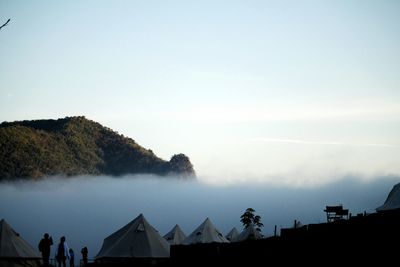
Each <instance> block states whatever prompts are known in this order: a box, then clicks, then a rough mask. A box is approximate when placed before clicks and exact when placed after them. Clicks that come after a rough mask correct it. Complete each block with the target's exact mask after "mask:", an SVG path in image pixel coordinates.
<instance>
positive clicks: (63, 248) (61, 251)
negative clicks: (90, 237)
mask: <svg viewBox="0 0 400 267" xmlns="http://www.w3.org/2000/svg"><path fill="white" fill-rule="evenodd" d="M56 259H57V262H58V267H61V266H62V267H66V263H65V261H66V260H67V259H69V249H68V245H67V243H66V242H65V236H63V237H61V238H60V243H59V244H58V247H57V254H56Z"/></svg>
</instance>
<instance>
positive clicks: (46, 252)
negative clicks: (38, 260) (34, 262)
mask: <svg viewBox="0 0 400 267" xmlns="http://www.w3.org/2000/svg"><path fill="white" fill-rule="evenodd" d="M52 245H53V238H52V237H51V236H50V237H49V234H48V233H45V234H44V236H43V238H42V239H41V240H40V242H39V251H40V252H41V253H42V258H43V267H48V266H49V258H50V247H51V246H52Z"/></svg>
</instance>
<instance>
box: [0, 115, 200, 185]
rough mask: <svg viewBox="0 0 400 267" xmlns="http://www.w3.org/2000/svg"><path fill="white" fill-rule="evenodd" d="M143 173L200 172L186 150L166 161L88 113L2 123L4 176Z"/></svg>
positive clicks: (0, 151)
mask: <svg viewBox="0 0 400 267" xmlns="http://www.w3.org/2000/svg"><path fill="white" fill-rule="evenodd" d="M139 173H140V174H143V173H147V174H158V175H168V174H173V175H179V176H182V177H194V176H195V172H194V170H193V165H192V164H191V162H190V160H189V158H188V157H187V156H185V155H184V154H177V155H174V156H172V158H171V160H170V161H165V160H162V159H160V158H158V157H157V156H156V155H155V154H154V153H153V151H151V150H149V149H145V148H143V147H141V146H140V145H138V144H137V143H136V142H135V141H134V140H133V139H131V138H128V137H124V136H123V135H120V134H118V133H117V132H115V131H113V130H111V129H109V128H107V127H104V126H102V125H100V124H99V123H97V122H95V121H92V120H88V119H86V118H85V117H66V118H63V119H58V120H32V121H16V122H3V123H1V124H0V180H13V179H16V178H25V179H32V178H33V179H37V178H41V177H44V176H52V175H65V176H72V175H85V174H88V175H99V174H106V175H114V176H119V175H124V174H139Z"/></svg>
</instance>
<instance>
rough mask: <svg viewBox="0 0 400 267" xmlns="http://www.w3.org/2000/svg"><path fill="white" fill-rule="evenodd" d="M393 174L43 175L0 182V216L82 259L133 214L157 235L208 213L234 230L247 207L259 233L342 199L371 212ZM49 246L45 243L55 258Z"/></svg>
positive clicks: (187, 226)
mask: <svg viewBox="0 0 400 267" xmlns="http://www.w3.org/2000/svg"><path fill="white" fill-rule="evenodd" d="M399 181H400V177H388V176H386V177H377V178H376V179H372V180H370V181H368V182H366V181H362V180H360V179H357V178H356V177H344V178H342V179H341V180H339V181H337V182H335V183H331V184H328V185H324V186H322V187H290V186H277V185H270V184H267V183H256V184H246V183H240V184H232V185H224V186H221V185H220V186H217V185H209V184H205V183H202V182H200V181H189V182H188V181H182V180H179V179H174V178H171V179H169V178H165V177H163V178H156V177H154V176H148V175H146V176H144V175H142V176H125V177H122V178H111V177H105V176H99V177H75V178H68V179H65V178H64V179H63V178H56V177H54V178H49V179H46V180H42V181H36V182H15V183H2V184H0V218H4V219H5V220H6V221H7V222H8V223H9V224H10V225H11V226H12V227H13V228H14V230H16V231H17V232H18V233H19V234H20V235H21V236H22V237H23V238H24V239H25V240H27V241H28V242H29V243H30V244H32V245H33V246H34V247H35V248H36V247H37V244H38V242H39V241H40V239H41V238H42V236H43V234H44V233H45V232H48V233H49V234H50V235H52V237H53V239H54V241H55V244H56V243H58V241H59V238H60V237H61V236H63V235H64V236H66V239H67V243H68V245H69V246H70V247H71V248H73V249H74V250H75V252H76V254H77V256H78V257H77V258H79V259H80V256H81V255H80V253H79V252H80V249H81V248H82V247H84V246H87V247H88V249H89V257H90V258H93V257H94V256H96V254H97V253H98V251H99V250H100V248H101V246H102V243H103V239H104V238H105V237H107V236H108V235H110V234H111V233H113V232H114V231H116V230H118V229H119V228H121V227H122V226H124V225H126V224H127V223H129V222H130V221H131V220H133V219H134V218H135V217H136V216H138V215H139V214H140V213H143V214H144V216H145V217H146V218H147V220H148V221H149V222H150V223H151V224H152V225H153V226H154V227H155V228H156V229H157V230H158V231H159V232H160V234H161V235H164V234H165V233H167V232H168V231H169V230H170V229H171V228H172V227H173V226H174V225H175V224H179V225H180V226H181V228H182V229H183V231H184V232H185V234H187V235H188V234H190V233H191V232H192V231H193V230H194V229H195V228H196V227H197V226H198V225H199V224H200V223H202V222H203V221H204V220H205V219H206V218H207V217H209V218H210V219H211V221H212V222H213V223H214V225H215V226H216V227H217V228H218V229H219V230H220V231H222V232H223V233H227V232H228V231H229V230H230V229H231V228H232V227H236V228H237V229H238V230H241V229H242V227H241V223H240V215H241V214H242V213H243V212H244V210H245V209H246V208H249V207H251V208H253V209H255V210H256V214H258V215H260V216H261V218H262V222H263V223H264V225H265V226H264V228H263V234H264V235H266V236H269V235H273V232H274V226H275V225H276V226H277V229H278V234H279V230H280V228H285V227H291V226H292V225H293V222H294V220H299V221H300V222H301V223H303V224H309V223H320V222H325V220H326V216H325V213H324V211H323V210H324V208H325V206H326V205H337V204H343V206H344V207H345V208H348V209H350V212H351V213H352V214H357V213H362V212H364V211H366V212H374V210H375V208H377V207H378V206H380V205H382V204H383V203H384V201H385V199H386V197H387V194H388V193H389V191H390V190H391V188H392V187H393V185H394V184H396V183H398V182H399ZM54 248H55V245H54V246H53V248H52V255H54V251H55V249H54Z"/></svg>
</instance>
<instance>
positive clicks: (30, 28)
mask: <svg viewBox="0 0 400 267" xmlns="http://www.w3.org/2000/svg"><path fill="white" fill-rule="evenodd" d="M398 14H400V2H398V1H196V2H195V1H4V0H0V23H1V22H3V21H4V22H5V21H6V20H7V19H8V18H11V22H10V23H9V25H8V26H6V27H4V28H2V29H1V30H0V121H5V120H6V121H13V120H22V119H39V118H60V117H65V116H71V115H84V116H86V117H87V118H90V119H93V120H96V121H98V122H100V123H102V124H103V125H106V126H108V127H111V128H113V129H115V130H117V131H118V132H120V133H123V134H125V135H127V136H130V137H132V138H134V139H135V140H136V141H137V142H138V143H139V144H142V145H143V146H145V147H147V148H151V149H152V150H153V151H154V152H155V153H156V154H158V155H160V156H161V157H163V158H165V159H168V158H169V157H170V156H171V155H172V154H174V153H178V152H183V153H185V154H187V155H188V156H190V158H191V159H192V161H193V163H194V165H195V167H196V170H197V172H198V174H199V176H200V179H203V180H205V181H208V182H212V183H224V182H230V181H247V180H260V181H270V182H274V183H285V184H297V185H303V184H304V185H308V184H319V183H325V182H329V181H333V180H335V179H339V178H340V177H342V176H344V175H348V174H352V175H353V174H354V175H359V176H360V177H363V178H366V179H368V178H371V177H374V176H377V175H382V174H384V175H386V174H395V175H397V174H400V155H399V154H400V105H399V103H400V75H399V70H400V49H399V47H400V27H399V25H400V16H399V15H398Z"/></svg>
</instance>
